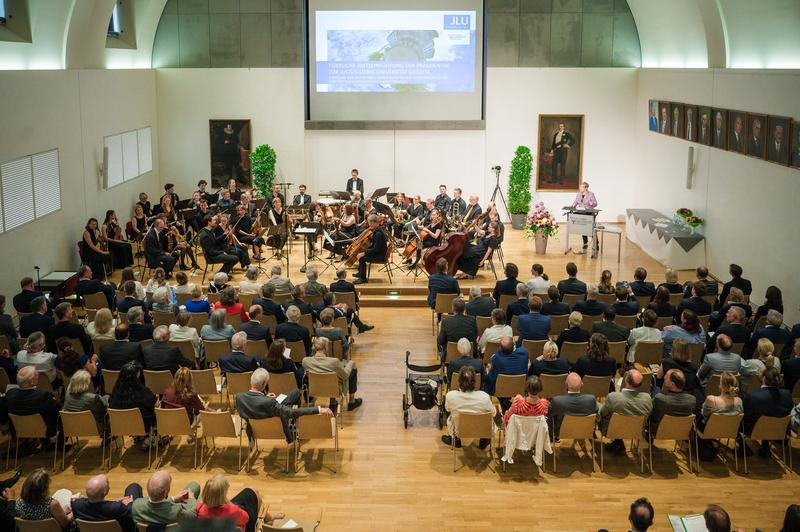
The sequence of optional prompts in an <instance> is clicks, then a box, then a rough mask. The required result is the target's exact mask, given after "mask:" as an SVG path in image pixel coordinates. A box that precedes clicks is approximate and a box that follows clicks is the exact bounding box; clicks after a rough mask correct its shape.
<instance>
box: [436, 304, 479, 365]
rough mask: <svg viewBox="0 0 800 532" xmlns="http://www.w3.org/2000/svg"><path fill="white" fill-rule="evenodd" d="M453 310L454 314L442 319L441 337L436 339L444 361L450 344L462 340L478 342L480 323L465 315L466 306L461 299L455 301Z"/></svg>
mask: <svg viewBox="0 0 800 532" xmlns="http://www.w3.org/2000/svg"><path fill="white" fill-rule="evenodd" d="M452 309H453V314H452V315H451V316H446V317H445V318H443V319H442V323H441V325H440V326H439V335H438V336H437V337H436V344H437V345H438V346H439V354H440V356H441V357H442V359H444V357H445V354H446V352H447V343H448V342H458V341H459V340H460V339H461V338H466V339H467V340H469V341H470V342H472V343H473V344H475V342H477V340H478V323H477V321H476V320H475V317H474V316H467V315H466V314H464V310H465V309H466V304H465V303H464V300H463V299H461V297H457V298H455V299H453V302H452Z"/></svg>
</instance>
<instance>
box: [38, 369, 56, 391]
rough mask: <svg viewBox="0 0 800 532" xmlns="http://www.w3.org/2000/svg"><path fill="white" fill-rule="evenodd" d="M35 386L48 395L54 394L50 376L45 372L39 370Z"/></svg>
mask: <svg viewBox="0 0 800 532" xmlns="http://www.w3.org/2000/svg"><path fill="white" fill-rule="evenodd" d="M36 388H37V389H39V390H41V391H43V392H47V393H49V394H50V395H55V393H56V392H55V390H54V389H53V383H52V382H51V381H50V377H48V376H47V373H45V372H43V371H40V372H39V382H38V384H37V385H36Z"/></svg>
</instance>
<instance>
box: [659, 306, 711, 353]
mask: <svg viewBox="0 0 800 532" xmlns="http://www.w3.org/2000/svg"><path fill="white" fill-rule="evenodd" d="M677 338H683V339H684V340H686V342H687V343H690V344H703V345H705V343H706V338H707V337H706V331H704V330H703V327H702V326H701V325H700V320H698V319H697V314H695V313H694V312H693V311H691V310H689V309H686V310H684V311H683V312H682V313H681V321H680V325H667V326H666V327H664V329H663V330H662V331H661V341H663V342H664V355H665V356H669V352H670V350H671V349H672V342H673V341H674V340H675V339H677Z"/></svg>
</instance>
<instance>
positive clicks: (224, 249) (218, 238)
mask: <svg viewBox="0 0 800 532" xmlns="http://www.w3.org/2000/svg"><path fill="white" fill-rule="evenodd" d="M203 221H204V223H205V227H203V229H201V230H200V235H199V237H200V247H202V248H203V253H204V254H205V256H206V260H207V261H208V263H209V264H222V268H221V269H220V271H221V272H222V273H226V274H229V275H230V271H231V269H232V268H233V266H234V265H235V264H236V261H238V260H239V258H238V257H237V256H236V255H232V254H231V253H228V245H227V241H226V239H227V237H228V235H226V234H225V233H224V232H222V234H221V235H220V234H218V232H217V227H218V223H219V218H218V217H217V216H216V215H213V214H207V215H206V217H205V218H204V220H203Z"/></svg>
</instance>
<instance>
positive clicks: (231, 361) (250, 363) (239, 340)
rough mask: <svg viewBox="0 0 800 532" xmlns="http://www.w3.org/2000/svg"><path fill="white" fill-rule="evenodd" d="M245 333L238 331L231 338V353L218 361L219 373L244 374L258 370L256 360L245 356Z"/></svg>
mask: <svg viewBox="0 0 800 532" xmlns="http://www.w3.org/2000/svg"><path fill="white" fill-rule="evenodd" d="M246 347H247V333H245V332H244V331H239V332H237V333H236V334H234V335H233V336H232V337H231V352H230V353H228V354H226V355H222V356H221V357H220V359H219V371H220V373H222V374H223V375H225V374H226V373H228V372H230V373H246V372H248V371H255V370H256V369H258V359H257V358H255V357H251V356H250V355H247V354H245V352H244V350H245V348H246Z"/></svg>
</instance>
